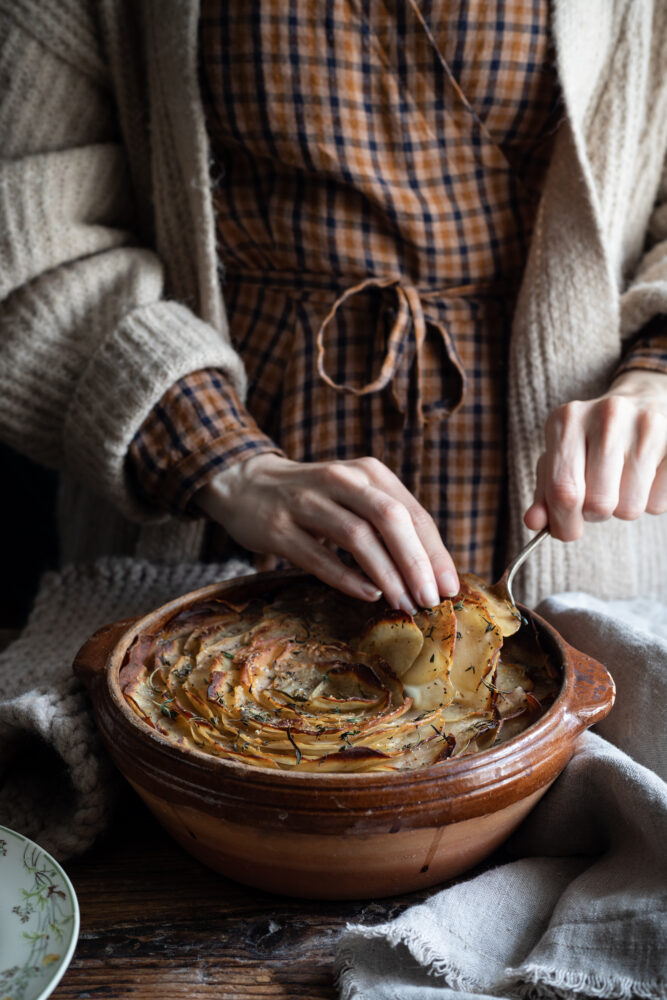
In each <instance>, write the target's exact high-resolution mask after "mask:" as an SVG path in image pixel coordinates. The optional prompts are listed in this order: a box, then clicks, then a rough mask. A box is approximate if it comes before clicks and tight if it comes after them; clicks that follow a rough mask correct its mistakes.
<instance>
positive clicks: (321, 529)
mask: <svg viewBox="0 0 667 1000" xmlns="http://www.w3.org/2000/svg"><path fill="white" fill-rule="evenodd" d="M348 499H349V500H350V502H352V503H353V502H354V499H353V498H351V497H350V498H348ZM293 517H294V518H295V519H296V521H297V522H298V523H299V524H300V525H301V526H303V527H305V528H307V529H308V531H309V532H310V533H312V534H313V535H316V536H317V535H319V536H320V537H324V538H326V539H328V540H329V541H332V542H334V543H335V544H336V545H337V546H340V548H342V549H345V551H347V552H349V553H351V555H353V556H354V558H355V560H356V562H357V563H358V564H359V566H360V567H361V569H362V570H363V571H364V573H365V574H366V576H367V577H368V578H369V579H370V580H372V581H373V583H374V584H376V585H377V587H378V588H379V590H380V591H382V593H383V594H384V596H385V598H386V599H387V601H388V602H389V604H391V606H392V607H395V608H402V609H403V610H404V611H408V612H410V613H411V614H412V613H414V612H415V611H416V610H417V607H419V606H424V604H425V603H426V602H425V600H423V599H422V598H423V597H424V596H431V595H423V594H422V593H421V592H418V593H415V592H414V591H413V590H412V588H411V586H410V583H409V582H406V580H404V578H403V574H402V572H401V569H400V568H399V566H397V564H396V562H395V561H394V559H393V558H392V555H391V554H390V552H389V551H388V549H387V547H386V546H385V544H384V542H383V540H382V538H381V537H380V535H379V534H378V532H377V531H376V530H375V528H374V527H373V523H372V521H371V520H370V518H366V517H365V516H363V515H362V516H358V514H356V513H355V512H354V511H352V510H350V509H348V508H347V507H344V506H341V505H340V503H336V502H335V501H334V500H332V499H331V498H330V497H327V496H325V495H323V494H321V493H318V492H316V491H315V490H308V491H304V492H303V493H301V494H300V495H299V497H298V500H296V502H295V505H294V507H293ZM408 535H409V530H408ZM291 558H292V557H291V556H290V559H291ZM292 561H293V560H292ZM421 571H422V574H423V575H424V576H427V574H428V573H431V575H432V570H431V567H430V564H429V563H428V559H427V556H426V554H425V553H423V562H422V565H421ZM418 583H419V584H420V585H421V589H422V590H424V587H423V581H422V580H421V579H419V580H418ZM417 590H419V587H418V588H417ZM413 594H414V596H413ZM437 602H438V598H437V597H436V599H435V600H434V601H432V602H431V603H432V604H437Z"/></svg>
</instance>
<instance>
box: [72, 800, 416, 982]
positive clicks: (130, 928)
mask: <svg viewBox="0 0 667 1000" xmlns="http://www.w3.org/2000/svg"><path fill="white" fill-rule="evenodd" d="M67 870H68V874H69V875H70V878H71V879H72V882H73V884H74V887H75V889H76V892H77V895H78V897H79V903H80V906H81V936H80V939H79V945H78V947H77V951H76V954H75V957H74V960H73V962H72V965H71V966H70V968H69V969H68V971H67V972H66V974H65V976H64V978H63V980H62V982H61V983H60V985H59V986H58V988H57V990H56V991H55V993H54V998H55V1000H94V998H98V997H99V998H104V997H113V998H131V1000H156V998H160V1000H185V998H187V1000H213V998H215V1000H232V998H233V1000H334V998H335V997H336V991H335V988H334V984H333V980H332V973H331V968H332V961H333V955H334V951H335V947H336V941H337V939H338V936H339V934H340V932H341V931H342V929H343V928H344V926H345V924H346V923H347V922H348V921H355V922H357V921H359V922H363V923H377V922H379V921H381V920H388V919H391V918H392V917H394V916H396V915H397V914H398V913H400V912H401V911H402V910H403V909H405V907H406V906H408V905H410V904H412V903H414V902H418V901H419V900H421V899H424V898H426V896H427V895H428V894H429V893H428V892H422V893H415V894H413V895H410V896H402V897H400V898H396V899H387V900H380V901H377V902H372V901H371V902H369V901H356V902H320V901H312V900H300V899H290V898H287V897H283V896H274V895H271V894H269V893H263V892H260V891H258V890H256V889H250V888H247V887H245V886H242V885H239V884H238V883H236V882H233V881H231V880H229V879H225V878H223V877H222V876H220V875H218V874H216V873H215V872H211V871H209V870H208V869H207V868H205V867H204V866H203V865H201V864H200V863H199V862H198V861H195V860H194V859H193V858H191V857H190V856H189V855H188V854H186V853H185V852H184V851H183V850H182V849H181V848H180V847H179V846H178V845H176V844H175V843H174V842H173V841H171V840H170V839H169V838H168V837H167V836H166V834H164V833H163V831H162V830H161V828H160V827H159V826H158V825H157V823H156V822H155V820H153V818H152V817H151V816H150V814H149V813H148V812H147V810H146V809H145V808H144V806H143V805H142V804H141V802H140V801H139V800H138V799H136V798H135V797H133V796H130V794H129V793H128V794H127V796H126V799H125V801H124V805H123V807H122V808H121V810H120V811H119V813H118V815H117V818H116V820H115V822H114V825H113V828H112V830H111V831H110V833H109V834H108V835H107V836H106V837H105V838H103V840H102V841H100V843H99V844H98V845H97V846H96V847H95V848H94V849H93V850H92V851H90V852H89V853H88V854H87V855H85V856H84V857H82V858H79V859H77V860H75V861H73V862H71V863H70V864H69V865H67Z"/></svg>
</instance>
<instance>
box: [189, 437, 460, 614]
mask: <svg viewBox="0 0 667 1000" xmlns="http://www.w3.org/2000/svg"><path fill="white" fill-rule="evenodd" d="M195 500H196V502H197V503H198V504H199V506H200V507H201V508H202V510H204V512H205V513H206V514H208V515H209V517H211V518H212V519H213V520H215V521H218V522H219V523H220V524H222V525H223V527H224V528H225V529H226V530H227V531H228V533H229V534H230V535H231V536H232V538H234V539H235V540H236V541H237V542H239V543H240V544H241V545H243V546H244V547H245V548H247V549H250V551H251V552H260V553H269V554H271V555H276V556H280V557H282V558H284V559H288V560H289V561H290V562H291V563H293V564H294V565H295V566H298V567H300V568H301V569H304V570H306V571H307V572H309V573H313V574H314V575H315V576H317V577H319V579H320V580H323V581H324V582H325V583H328V584H330V585H331V586H333V587H336V588H337V589H338V590H342V591H343V592H344V593H346V594H350V595H351V596H353V597H360V598H362V599H364V600H366V601H375V600H377V599H378V598H379V597H380V595H381V594H382V593H383V594H384V596H385V598H386V600H387V601H388V603H389V604H390V605H391V606H392V607H395V608H403V610H405V611H410V612H413V611H414V610H415V609H416V608H417V607H432V606H433V605H435V604H437V603H438V601H439V600H440V597H441V596H442V597H444V596H451V595H453V594H456V593H457V591H458V577H457V575H456V570H455V568H454V564H453V562H452V559H451V556H450V555H449V553H448V552H447V549H446V548H445V546H444V545H443V543H442V540H441V538H440V534H439V532H438V529H437V528H436V526H435V523H434V521H433V519H432V518H431V516H430V515H429V514H428V513H427V512H426V511H425V510H424V508H423V507H422V506H421V505H420V504H419V503H417V501H416V500H415V498H414V497H413V496H412V494H411V493H409V492H408V490H407V489H406V488H405V486H403V484H402V483H401V482H400V480H399V479H398V478H397V477H396V476H395V475H394V473H393V472H391V471H390V470H389V469H388V468H387V467H386V466H385V465H383V464H382V462H380V461H378V460H377V459H375V458H359V459H353V460H351V461H347V462H313V463H305V462H304V463H301V462H292V461H290V460H289V459H287V458H283V457H281V456H279V455H274V454H266V455H257V456H256V457H255V458H250V459H248V460H247V461H246V462H243V463H242V464H240V465H235V466H232V467H231V468H230V469H226V470H225V471H224V472H222V473H220V474H219V475H218V476H216V477H215V479H213V480H212V481H211V482H210V483H209V484H208V485H207V486H205V487H203V489H201V490H200V491H199V493H198V494H197V495H196V498H195ZM325 542H331V543H333V545H334V546H339V547H340V548H342V549H344V550H345V551H346V552H349V553H351V554H352V555H353V556H354V558H355V560H356V562H357V565H358V566H359V567H360V568H361V569H362V570H363V573H365V574H366V575H365V577H364V575H363V574H362V573H360V572H359V571H358V570H357V569H353V568H351V567H349V566H345V565H344V564H343V563H342V562H341V560H340V559H339V558H338V557H337V556H336V555H335V553H334V552H332V551H331V549H330V548H328V547H327V545H326V544H323V543H325Z"/></svg>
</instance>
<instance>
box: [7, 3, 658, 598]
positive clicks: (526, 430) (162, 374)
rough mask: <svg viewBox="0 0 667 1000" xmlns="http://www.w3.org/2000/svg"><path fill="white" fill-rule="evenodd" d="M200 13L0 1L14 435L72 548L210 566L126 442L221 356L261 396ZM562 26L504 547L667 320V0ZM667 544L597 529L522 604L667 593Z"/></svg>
mask: <svg viewBox="0 0 667 1000" xmlns="http://www.w3.org/2000/svg"><path fill="white" fill-rule="evenodd" d="M197 23H198V2H197V0H0V149H1V152H2V157H3V159H2V163H1V165H0V300H1V301H2V309H1V310H0V316H1V323H2V330H1V336H0V351H1V358H0V428H1V432H0V433H2V436H3V438H4V440H6V441H7V442H9V443H10V444H11V445H13V446H14V447H16V448H17V449H19V450H20V451H23V452H25V453H26V454H28V455H30V456H32V457H33V458H34V459H36V460H37V461H39V462H42V463H44V464H46V465H49V466H55V467H58V468H59V469H61V470H62V472H63V476H62V481H63V485H62V489H61V502H60V505H61V511H60V514H61V524H62V536H63V548H64V556H65V559H68V560H69V559H81V558H91V557H92V556H96V555H101V554H103V553H136V554H139V555H142V556H144V557H146V558H149V559H154V560H155V559H157V560H163V561H170V562H177V561H179V560H184V559H185V560H188V559H196V558H197V556H198V553H199V549H200V546H201V539H202V524H201V522H192V523H183V522H178V521H176V520H174V519H171V518H165V517H164V516H163V515H161V514H156V513H155V512H154V511H151V510H148V509H145V508H142V507H141V506H140V505H139V504H138V502H137V500H136V499H135V498H134V497H133V496H132V495H131V493H130V490H129V489H128V484H127V483H126V481H125V479H124V474H123V464H124V459H125V455H126V452H127V448H128V445H129V443H130V441H131V440H132V437H133V435H134V434H135V432H136V430H137V429H138V427H139V426H140V424H141V423H142V421H143V419H144V417H145V416H146V414H147V413H148V412H149V411H150V409H151V408H152V406H153V405H154V403H155V402H157V400H158V399H159V398H160V396H161V395H162V394H163V393H164V391H165V390H166V389H167V388H168V386H170V385H171V384H172V383H173V382H174V381H175V380H176V379H178V378H180V377H181V376H182V375H185V374H186V373H187V372H190V371H193V370H195V369H197V368H200V367H204V366H217V367H220V368H222V369H224V370H225V371H226V372H227V373H228V375H229V377H230V378H231V379H232V380H233V381H234V383H235V384H236V386H237V387H238V389H239V390H240V392H241V393H243V391H244V387H245V385H244V373H243V368H242V365H241V362H240V360H239V358H238V356H237V355H236V354H235V352H234V351H233V349H232V347H231V346H230V342H229V338H228V333H227V324H226V319H225V313H224V308H223V303H222V300H221V295H220V288H219V282H218V262H217V259H216V246H215V225H214V217H213V209H212V202H211V192H210V186H209V172H208V151H207V141H206V132H205V125H204V118H203V112H202V107H201V103H200V98H199V91H198V85H197V63H196V58H197ZM553 34H554V38H555V44H556V51H557V59H558V70H559V76H560V81H561V85H562V89H563V93H564V99H565V106H566V111H567V122H566V123H565V124H564V125H563V127H561V129H560V131H559V133H558V137H557V141H556V145H555V150H554V154H553V160H552V163H551V166H550V169H549V172H548V175H547V178H546V183H545V188H544V193H543V197H542V200H541V204H540V209H539V214H538V217H537V223H536V226H535V232H534V237H533V241H532V245H531V248H530V253H529V256H528V261H527V265H526V271H525V277H524V281H523V285H522V288H521V292H520V296H519V301H518V305H517V309H516V315H515V320H514V326H513V334H512V347H511V362H510V390H509V412H510V425H509V469H510V515H509V523H508V539H507V541H508V549H509V550H516V549H517V548H518V547H519V546H520V545H521V544H522V542H523V541H524V540H525V539H526V537H527V535H528V533H527V532H526V530H525V529H524V528H523V526H522V522H521V515H522V512H523V510H524V509H525V507H526V506H527V505H528V503H529V501H530V499H531V497H532V490H533V484H534V469H535V464H536V461H537V457H538V455H539V453H540V451H541V448H542V434H543V427H544V423H545V420H546V418H547V415H548V414H549V412H550V411H551V410H552V409H553V408H554V407H555V406H557V405H558V404H560V403H562V402H564V401H566V400H569V399H573V398H590V397H592V396H594V395H597V394H598V393H599V392H601V391H603V389H604V388H605V387H606V386H607V384H608V380H609V378H610V375H611V373H612V371H613V369H614V366H615V365H616V363H617V361H618V358H619V355H620V352H621V346H622V338H623V337H625V336H627V335H630V334H632V333H633V332H635V331H636V330H638V329H639V328H640V327H641V326H642V325H643V323H644V322H645V321H646V320H648V319H649V318H650V317H651V316H652V315H654V314H656V313H658V312H667V204H666V203H665V202H667V176H664V175H663V178H662V185H661V173H662V171H663V164H664V162H665V150H666V148H667V65H666V60H667V3H666V2H665V0H554V3H553ZM661 198H662V201H663V203H662V204H661ZM647 234H648V242H647ZM647 248H648V250H647ZM5 488H7V484H5ZM102 498H105V499H102ZM119 512H120V513H119ZM666 542H667V517H662V518H656V517H654V518H651V517H648V516H644V517H643V518H642V519H641V520H640V521H639V522H634V523H623V522H619V521H614V522H608V523H606V524H604V525H588V526H587V527H586V531H585V534H584V537H583V539H581V540H580V541H578V542H576V543H573V544H568V545H564V544H562V543H558V542H553V541H550V542H548V543H547V544H546V545H544V546H543V547H542V548H541V549H540V550H539V551H538V552H537V553H536V554H535V556H534V557H533V558H532V560H531V561H529V563H528V566H527V568H526V570H525V573H524V577H523V588H522V595H523V597H524V599H525V600H526V601H527V602H528V603H530V604H533V603H534V602H536V601H537V600H538V599H539V598H541V597H542V596H544V595H545V594H547V593H550V592H552V591H554V590H556V591H560V590H566V589H571V588H577V589H584V590H589V591H591V592H593V593H596V594H598V595H600V596H604V597H615V596H621V595H624V596H629V595H632V594H635V593H637V592H638V591H640V590H641V589H642V588H644V589H649V590H652V591H654V592H658V593H662V594H663V595H666V594H667V567H666V562H667V559H666V554H667V545H666Z"/></svg>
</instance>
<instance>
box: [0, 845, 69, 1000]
mask: <svg viewBox="0 0 667 1000" xmlns="http://www.w3.org/2000/svg"><path fill="white" fill-rule="evenodd" d="M5 857H7V841H6V840H3V839H1V838H0V881H1V880H2V861H3V858H5ZM23 870H24V873H25V886H24V887H23V888H22V889H21V897H22V901H21V902H20V903H18V904H17V905H16V906H13V907H12V913H13V914H15V916H16V919H17V920H18V921H20V923H22V924H26V925H28V924H29V925H30V929H27V928H26V929H25V930H24V931H23V932H22V935H21V936H22V937H23V938H24V939H25V940H26V942H27V947H28V953H27V956H26V957H25V959H24V961H23V963H22V964H21V965H13V966H11V967H8V968H5V969H0V998H2V1000H23V998H24V997H25V994H26V991H27V990H28V987H29V986H30V985H31V983H34V980H35V979H36V978H37V977H43V976H44V972H45V970H46V969H47V968H48V967H49V966H51V965H53V964H54V963H56V962H59V961H60V959H61V957H62V952H63V950H64V948H63V946H64V947H66V946H67V944H68V941H69V939H70V937H71V925H72V921H73V920H74V914H73V913H72V904H71V901H70V900H69V898H68V896H67V894H66V893H65V892H64V891H63V886H62V880H61V879H60V877H59V873H58V871H57V870H56V869H55V868H54V867H53V865H52V864H51V861H50V859H49V858H48V857H47V856H45V855H44V853H43V852H42V851H41V850H40V849H39V848H38V847H37V846H36V845H35V844H33V843H30V842H28V843H26V844H25V847H24V849H23Z"/></svg>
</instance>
